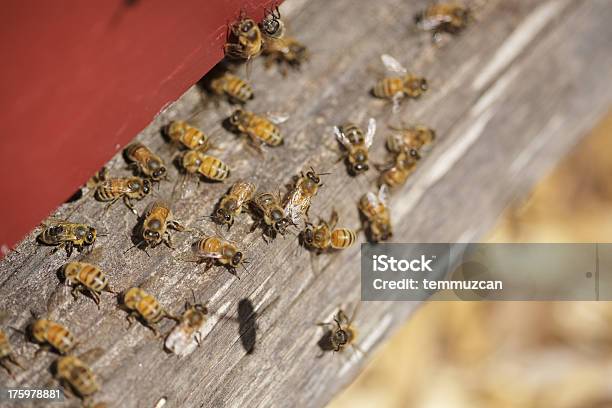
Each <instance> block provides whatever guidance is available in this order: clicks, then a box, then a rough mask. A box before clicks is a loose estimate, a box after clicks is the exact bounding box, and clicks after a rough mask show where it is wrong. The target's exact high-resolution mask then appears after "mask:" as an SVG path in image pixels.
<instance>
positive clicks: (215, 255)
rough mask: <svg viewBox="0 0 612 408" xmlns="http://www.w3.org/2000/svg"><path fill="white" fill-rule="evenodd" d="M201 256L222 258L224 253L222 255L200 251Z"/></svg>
mask: <svg viewBox="0 0 612 408" xmlns="http://www.w3.org/2000/svg"><path fill="white" fill-rule="evenodd" d="M199 256H200V257H201V258H210V259H221V258H223V255H221V254H203V253H200V254H199Z"/></svg>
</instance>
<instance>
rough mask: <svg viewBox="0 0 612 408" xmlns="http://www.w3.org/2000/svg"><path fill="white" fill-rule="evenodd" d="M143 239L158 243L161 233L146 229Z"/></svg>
mask: <svg viewBox="0 0 612 408" xmlns="http://www.w3.org/2000/svg"><path fill="white" fill-rule="evenodd" d="M142 237H143V238H144V239H145V240H147V241H158V240H159V239H160V235H159V232H157V231H153V230H150V229H145V230H144V232H143V233H142Z"/></svg>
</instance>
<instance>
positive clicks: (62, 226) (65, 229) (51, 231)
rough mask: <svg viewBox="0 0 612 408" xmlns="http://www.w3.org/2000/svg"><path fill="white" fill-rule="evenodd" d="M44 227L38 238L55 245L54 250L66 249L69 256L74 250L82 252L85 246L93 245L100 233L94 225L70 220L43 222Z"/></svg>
mask: <svg viewBox="0 0 612 408" xmlns="http://www.w3.org/2000/svg"><path fill="white" fill-rule="evenodd" d="M42 226H43V227H44V229H43V230H42V232H41V233H40V234H39V235H38V237H37V240H38V242H40V243H41V244H44V245H49V246H55V248H54V249H53V252H56V251H57V250H58V249H61V248H64V249H66V254H67V255H68V257H70V255H72V250H73V249H74V248H76V250H77V251H79V252H82V251H83V247H85V246H88V245H93V244H94V242H96V237H97V236H102V234H98V232H97V231H96V229H95V228H94V227H91V226H89V225H87V224H77V223H73V222H68V221H56V222H54V224H53V225H45V224H42Z"/></svg>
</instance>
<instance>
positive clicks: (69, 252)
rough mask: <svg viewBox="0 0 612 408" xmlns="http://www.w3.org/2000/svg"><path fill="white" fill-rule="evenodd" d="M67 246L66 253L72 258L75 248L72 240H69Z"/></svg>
mask: <svg viewBox="0 0 612 408" xmlns="http://www.w3.org/2000/svg"><path fill="white" fill-rule="evenodd" d="M65 248H66V254H67V255H68V258H70V256H71V255H72V249H73V248H74V244H73V243H72V242H67V243H66V244H65Z"/></svg>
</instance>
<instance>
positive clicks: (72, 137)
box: [0, 0, 280, 246]
mask: <svg viewBox="0 0 612 408" xmlns="http://www.w3.org/2000/svg"><path fill="white" fill-rule="evenodd" d="M272 2H273V1H271V0H181V1H167V0H131V1H128V0H105V1H96V2H91V1H82V0H57V1H48V0H29V1H27V0H9V1H4V2H3V3H2V16H3V19H2V24H1V25H0V55H2V56H3V63H2V67H1V68H0V72H1V75H0V89H1V91H0V123H2V131H3V135H2V137H1V138H0V175H1V176H0V177H2V187H1V192H2V199H1V200H0V214H2V218H1V220H2V221H0V245H9V246H11V245H12V244H14V243H16V242H17V241H18V240H20V239H21V238H22V237H23V236H24V235H25V234H26V233H27V232H28V231H29V230H31V229H32V228H33V227H35V226H36V225H38V223H39V222H40V221H41V220H42V219H44V218H45V217H46V216H47V215H48V214H49V213H50V212H51V211H53V210H54V209H55V208H56V207H57V206H58V205H59V204H61V203H62V202H63V201H65V200H66V199H67V198H68V197H69V196H70V195H71V194H72V193H73V192H74V191H76V189H77V188H78V187H79V186H80V185H82V184H83V183H84V182H85V181H86V180H87V179H88V178H89V177H90V176H91V175H92V174H93V173H94V172H95V171H97V170H98V169H99V168H100V167H101V166H102V165H103V164H104V163H105V162H106V161H107V160H108V159H110V158H111V157H112V156H113V154H115V152H116V151H117V150H118V149H120V148H121V147H122V146H124V145H125V144H126V143H127V142H129V141H130V140H131V139H132V138H133V137H134V136H135V135H136V134H137V133H138V132H139V131H140V130H142V129H143V128H144V127H145V126H146V125H147V124H148V123H149V122H150V121H151V120H152V119H153V117H154V116H155V114H157V113H158V112H159V111H160V110H161V109H162V108H163V107H164V106H166V105H167V104H169V103H170V102H172V101H174V100H175V99H176V98H177V97H178V96H180V95H181V94H182V93H183V92H185V91H186V90H187V89H188V88H189V86H191V85H192V84H194V83H195V82H196V81H197V80H198V79H199V78H200V77H201V76H202V75H203V74H205V73H206V72H207V71H208V70H209V69H210V68H211V67H212V66H213V65H214V64H215V63H217V62H218V61H219V60H220V59H221V57H222V56H223V49H222V47H223V43H224V41H225V34H226V29H227V23H228V22H231V21H234V20H235V19H236V18H237V16H238V15H239V12H240V10H241V9H243V10H244V11H246V13H247V14H248V15H249V16H251V17H254V18H256V19H261V18H262V17H263V9H264V7H265V6H269V5H270V4H271V3H272ZM275 3H280V2H279V1H276V2H275Z"/></svg>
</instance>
